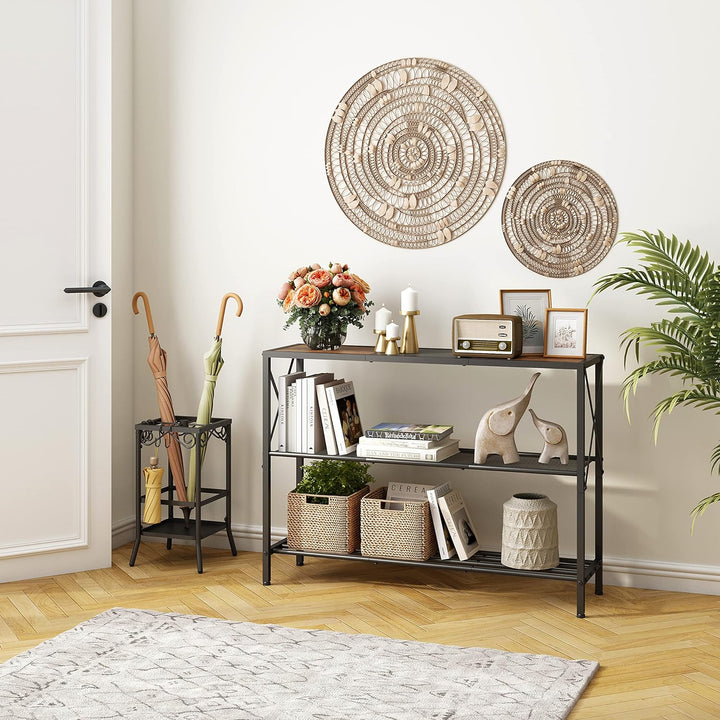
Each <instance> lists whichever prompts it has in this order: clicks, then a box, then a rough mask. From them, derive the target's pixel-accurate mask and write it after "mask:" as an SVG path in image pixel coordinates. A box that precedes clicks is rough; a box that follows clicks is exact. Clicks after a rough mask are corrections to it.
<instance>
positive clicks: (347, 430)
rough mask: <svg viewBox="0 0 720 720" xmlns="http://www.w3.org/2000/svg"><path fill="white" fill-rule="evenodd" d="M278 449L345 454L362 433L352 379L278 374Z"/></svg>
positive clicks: (355, 445)
mask: <svg viewBox="0 0 720 720" xmlns="http://www.w3.org/2000/svg"><path fill="white" fill-rule="evenodd" d="M277 429H278V450H279V451H280V452H291V453H306V454H318V453H320V454H322V453H324V454H327V455H338V454H339V455H347V454H348V453H350V452H352V451H353V450H355V448H356V447H357V445H358V440H359V438H360V437H361V436H362V434H363V430H362V424H361V422H360V413H359V411H358V405H357V400H356V398H355V388H354V386H353V383H352V381H351V380H350V381H345V380H344V379H342V378H340V379H335V376H334V374H333V373H316V374H314V375H306V374H305V373H304V372H297V373H289V374H287V375H281V376H280V377H279V378H278V426H277Z"/></svg>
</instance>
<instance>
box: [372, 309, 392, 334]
mask: <svg viewBox="0 0 720 720" xmlns="http://www.w3.org/2000/svg"><path fill="white" fill-rule="evenodd" d="M390 320H392V313H391V312H390V311H389V310H388V309H387V308H386V307H385V306H384V305H383V306H382V307H381V308H380V309H379V310H377V312H376V313H375V329H376V330H377V331H378V332H382V331H383V330H384V329H385V328H386V327H387V325H388V323H389V322H390Z"/></svg>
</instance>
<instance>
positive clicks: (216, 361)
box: [187, 293, 243, 502]
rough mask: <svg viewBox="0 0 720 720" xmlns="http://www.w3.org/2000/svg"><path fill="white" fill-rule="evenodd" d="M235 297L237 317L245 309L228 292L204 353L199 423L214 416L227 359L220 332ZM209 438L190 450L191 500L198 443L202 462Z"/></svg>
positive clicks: (189, 486) (193, 499) (193, 492)
mask: <svg viewBox="0 0 720 720" xmlns="http://www.w3.org/2000/svg"><path fill="white" fill-rule="evenodd" d="M231 297H232V298H235V300H236V301H237V305H238V310H237V317H240V315H241V314H242V311H243V304H242V300H241V299H240V297H239V295H237V294H235V293H227V295H225V297H223V299H222V303H221V305H220V317H219V318H218V324H217V329H216V332H215V337H214V338H213V341H212V343H211V345H210V349H209V350H208V351H207V352H206V353H205V355H203V364H204V366H205V381H204V384H203V390H202V395H201V396H200V404H199V405H198V411H197V420H196V422H197V424H198V425H207V424H208V423H209V422H210V420H211V418H212V408H213V401H214V400H215V385H216V383H217V378H218V375H219V374H220V370H222V366H223V365H224V364H225V361H224V360H223V359H222V353H221V350H222V338H221V337H220V333H221V332H222V326H223V320H224V318H225V306H226V305H227V301H228V298H231ZM207 441H208V438H207V437H206V436H205V435H204V434H201V435H200V436H199V437H198V439H197V442H196V444H195V445H194V446H193V448H192V449H191V450H190V473H189V476H188V487H187V496H188V500H189V501H190V502H195V491H196V485H197V476H196V469H197V451H198V445H199V446H200V464H201V465H202V463H203V462H204V460H205V449H206V448H207Z"/></svg>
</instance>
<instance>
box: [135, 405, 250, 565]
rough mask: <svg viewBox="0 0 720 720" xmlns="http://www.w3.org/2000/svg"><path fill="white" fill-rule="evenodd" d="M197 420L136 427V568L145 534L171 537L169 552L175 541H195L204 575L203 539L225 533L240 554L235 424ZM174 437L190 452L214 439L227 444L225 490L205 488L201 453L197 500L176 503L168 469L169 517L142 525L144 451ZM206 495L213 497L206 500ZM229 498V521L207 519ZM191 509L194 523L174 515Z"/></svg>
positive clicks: (197, 456) (180, 418)
mask: <svg viewBox="0 0 720 720" xmlns="http://www.w3.org/2000/svg"><path fill="white" fill-rule="evenodd" d="M195 420H196V418H195V417H191V416H187V415H180V416H178V417H177V418H176V422H175V423H174V424H172V425H171V424H169V423H163V422H162V421H161V420H160V419H159V418H157V419H155V420H145V421H144V422H140V423H138V424H137V425H135V544H134V545H133V549H132V553H131V555H130V565H131V566H133V565H135V560H136V558H137V554H138V550H139V549H140V539H141V538H142V536H143V535H148V536H154V537H164V538H167V543H166V545H167V549H168V550H170V548H171V547H172V541H173V538H178V539H191V540H194V541H195V554H196V557H197V571H198V572H199V573H202V571H203V561H202V539H203V538H205V537H208V536H210V535H214V534H215V533H217V532H220V531H222V530H225V531H226V532H227V536H228V542H229V543H230V550H231V552H232V554H233V556H235V555H237V549H236V548H235V539H234V538H233V536H232V531H231V527H230V525H231V520H230V517H231V514H230V513H231V501H232V495H231V490H230V486H231V473H230V468H231V456H232V442H231V424H232V420H231V419H229V418H213V419H212V420H211V422H209V423H207V424H206V425H197V424H195ZM171 435H174V436H175V437H176V438H177V439H178V442H179V443H180V445H181V446H182V447H184V448H186V449H188V450H190V449H192V448H194V447H196V446H197V447H198V449H200V448H206V447H207V444H208V443H209V442H210V438H212V437H215V438H217V439H218V440H221V441H222V442H224V443H225V487H224V488H206V487H203V486H202V463H201V453H200V452H197V453H195V478H196V484H195V487H196V492H195V500H194V501H192V502H188V501H187V500H185V501H182V500H175V499H174V497H173V495H174V490H175V484H174V480H173V476H172V470H171V469H170V467H168V468H167V473H166V479H167V482H166V483H165V486H164V487H163V488H162V491H161V492H162V494H163V495H167V498H163V499H161V501H160V502H161V504H162V505H166V506H167V508H168V512H167V515H168V516H167V518H166V519H165V520H161V521H160V522H159V523H153V524H151V525H143V522H142V505H143V503H144V502H145V495H144V494H143V467H142V449H143V447H149V446H150V445H154V446H156V447H159V446H160V444H161V443H163V438H167V437H169V436H171ZM203 495H206V496H209V497H204V498H203ZM221 498H225V520H224V521H223V522H219V521H212V520H203V519H202V508H203V507H204V506H205V505H207V504H209V503H211V502H215V501H216V500H220V499H221ZM176 506H177V507H183V506H185V507H187V506H190V507H191V508H192V510H194V511H195V518H194V519H192V520H190V523H189V524H187V525H186V523H185V520H184V519H181V518H176V517H175V515H174V510H175V507H176Z"/></svg>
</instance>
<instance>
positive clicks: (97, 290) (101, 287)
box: [63, 280, 110, 297]
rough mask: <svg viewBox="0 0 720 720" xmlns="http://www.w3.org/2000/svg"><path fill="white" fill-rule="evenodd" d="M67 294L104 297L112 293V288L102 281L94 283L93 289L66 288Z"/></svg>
mask: <svg viewBox="0 0 720 720" xmlns="http://www.w3.org/2000/svg"><path fill="white" fill-rule="evenodd" d="M63 292H66V293H92V294H93V295H94V296H95V297H102V296H103V295H107V294H108V293H109V292H110V286H109V285H107V284H106V283H105V282H103V281H102V280H98V281H97V282H96V283H93V286H92V287H79V288H65V289H64V290H63Z"/></svg>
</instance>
